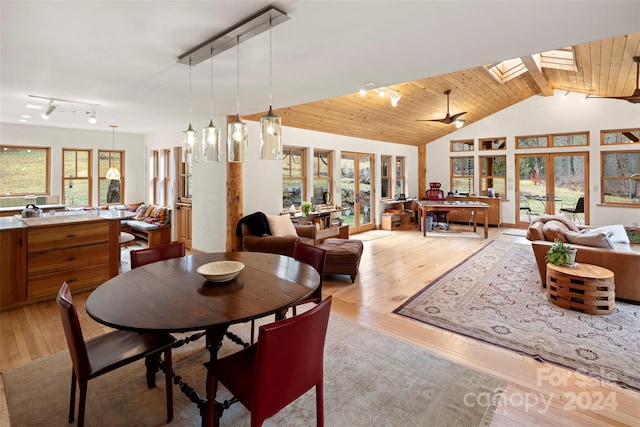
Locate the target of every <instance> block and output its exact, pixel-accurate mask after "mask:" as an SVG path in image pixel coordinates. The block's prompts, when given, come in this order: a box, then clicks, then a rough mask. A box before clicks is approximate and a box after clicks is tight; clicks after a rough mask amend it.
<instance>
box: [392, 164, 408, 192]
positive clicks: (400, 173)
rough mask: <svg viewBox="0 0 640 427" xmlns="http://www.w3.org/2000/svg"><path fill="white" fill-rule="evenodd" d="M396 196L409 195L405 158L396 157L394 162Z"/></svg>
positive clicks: (394, 189)
mask: <svg viewBox="0 0 640 427" xmlns="http://www.w3.org/2000/svg"><path fill="white" fill-rule="evenodd" d="M394 172H395V177H394V181H393V183H394V185H393V191H394V196H398V195H400V194H406V193H407V175H406V173H407V162H406V159H405V157H404V156H396V159H395V162H394Z"/></svg>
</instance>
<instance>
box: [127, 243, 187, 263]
mask: <svg viewBox="0 0 640 427" xmlns="http://www.w3.org/2000/svg"><path fill="white" fill-rule="evenodd" d="M185 254H186V249H185V246H184V242H177V243H169V244H167V245H160V246H153V247H151V248H146V249H139V250H137V251H131V268H136V267H140V266H143V265H145V264H151V263H152V262H156V261H162V260H165V259H171V258H179V257H183V256H185Z"/></svg>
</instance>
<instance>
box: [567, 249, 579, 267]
mask: <svg viewBox="0 0 640 427" xmlns="http://www.w3.org/2000/svg"><path fill="white" fill-rule="evenodd" d="M577 253H578V250H577V249H575V248H572V249H569V252H568V253H567V264H566V265H575V264H576V254H577Z"/></svg>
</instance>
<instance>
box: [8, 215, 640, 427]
mask: <svg viewBox="0 0 640 427" xmlns="http://www.w3.org/2000/svg"><path fill="white" fill-rule="evenodd" d="M405 228H406V229H405V230H402V231H399V230H393V231H390V232H388V233H386V234H388V235H387V236H386V237H382V238H378V239H375V240H371V241H366V242H364V253H363V257H362V261H361V264H360V269H359V274H358V277H357V279H356V282H355V283H354V284H351V282H350V280H349V279H348V277H347V276H335V277H331V278H329V277H328V278H327V279H325V281H324V282H323V283H324V285H323V286H324V287H323V291H324V294H325V296H327V295H333V298H334V299H333V304H332V310H333V311H334V312H336V313H339V314H341V315H342V316H344V317H346V318H348V319H351V320H353V321H354V322H357V323H359V324H362V325H364V326H368V327H371V328H375V329H376V330H378V331H380V332H383V333H387V334H389V335H392V336H395V337H397V338H400V339H402V340H405V341H407V342H409V343H411V344H413V345H416V346H419V347H422V348H425V349H427V350H428V351H431V352H433V353H435V354H437V355H440V356H442V357H446V358H448V359H451V360H453V361H455V362H457V363H460V364H463V365H466V366H469V367H471V368H474V369H477V370H480V371H483V372H485V373H488V374H490V375H493V376H496V377H499V378H501V379H502V380H504V381H505V382H506V383H507V388H506V391H505V393H504V394H503V397H502V399H501V400H500V406H499V409H498V411H497V413H496V415H495V417H494V419H493V422H492V424H491V425H492V426H509V427H513V426H533V425H536V426H603V425H613V426H634V425H635V426H638V425H640V393H637V392H631V391H629V390H625V389H622V388H619V387H614V386H610V385H608V384H602V383H598V382H595V381H588V380H587V379H586V378H584V377H579V376H576V375H575V374H574V373H572V372H569V371H567V370H565V369H562V368H559V367H556V366H554V365H549V364H544V363H540V362H537V361H535V360H533V359H531V358H528V357H525V356H521V355H518V354H516V353H513V352H509V351H507V350H504V349H501V348H497V347H494V346H491V345H488V344H485V343H482V342H480V341H476V340H473V339H471V338H466V337H463V336H460V335H456V334H453V333H450V332H447V331H444V330H441V329H438V328H435V327H431V326H428V325H424V324H422V323H419V322H416V321H413V320H410V319H407V318H404V317H402V316H398V315H395V314H393V313H392V311H393V310H394V309H395V308H397V307H398V306H399V305H400V304H401V303H402V302H403V301H405V300H406V299H407V298H409V297H410V296H412V295H413V294H415V293H416V292H417V291H419V290H420V289H422V288H423V287H425V286H426V285H427V284H428V283H430V282H431V281H432V280H434V279H436V278H437V277H439V276H440V275H441V274H443V273H445V272H446V271H448V270H449V269H451V268H453V267H454V266H456V265H457V264H458V263H460V262H461V261H463V260H464V259H465V258H466V257H468V256H469V255H471V254H473V253H474V252H476V251H477V250H479V249H480V248H481V247H482V246H484V245H485V244H486V243H487V240H484V239H480V238H455V237H438V238H434V237H432V238H429V237H427V238H424V237H422V233H421V232H419V231H417V230H416V229H412V227H411V226H407V227H405ZM505 231H506V230H504V229H503V230H499V229H496V228H491V229H490V235H489V239H496V240H506V241H512V242H517V243H522V244H528V242H527V240H526V239H524V238H523V237H520V236H514V235H508V234H505V233H504V232H505ZM378 233H380V232H378ZM87 296H88V293H84V294H79V295H76V296H74V301H75V302H77V303H78V305H79V312H80V315H81V322H82V325H83V328H84V333H85V338H90V337H92V336H95V335H98V334H101V333H104V332H105V331H106V330H107V328H106V327H103V326H101V325H99V324H97V323H96V322H94V321H93V320H92V319H90V318H89V317H88V315H87V314H86V312H85V310H84V302H85V300H86V298H87ZM0 327H1V329H0V370H2V371H4V370H7V369H10V368H13V367H16V366H20V365H23V364H25V363H28V362H30V361H32V360H35V359H37V358H40V357H43V356H47V355H50V354H53V353H56V352H58V351H61V350H64V349H66V343H65V340H64V336H63V331H62V326H61V324H60V319H59V315H58V312H57V308H56V305H55V301H47V302H42V303H39V304H34V305H30V306H26V307H21V308H17V309H13V310H8V311H3V312H1V313H0ZM630 339H638V337H637V336H636V337H630ZM539 370H544V372H545V373H550V374H552V375H555V374H558V377H560V376H561V375H564V376H563V378H564V377H566V378H568V381H567V382H566V384H563V385H561V386H557V387H554V386H552V384H551V383H552V381H539V380H538V379H537V378H538V373H539V372H542V371H539ZM0 395H1V396H2V399H0V404H1V405H0V411H1V412H2V414H1V416H0V425H3V426H8V425H9V422H8V417H7V411H6V401H5V393H4V388H2V389H0ZM601 396H604V397H607V396H609V397H610V398H613V399H615V401H613V402H612V401H611V400H610V401H608V403H615V408H613V409H608V408H609V406H610V405H605V408H606V409H605V410H594V409H593V407H594V406H595V405H596V404H597V403H598V402H600V403H604V402H603V401H602V400H601V399H600V397H601ZM576 397H578V398H580V399H581V400H580V401H577V400H576V399H575V398H576ZM599 399H600V400H599ZM545 402H549V403H548V404H547V403H545ZM390 423H392V422H391V421H390ZM14 427H17V426H14Z"/></svg>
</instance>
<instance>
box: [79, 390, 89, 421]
mask: <svg viewBox="0 0 640 427" xmlns="http://www.w3.org/2000/svg"><path fill="white" fill-rule="evenodd" d="M87 385H88V380H87V381H83V382H81V383H80V384H78V388H79V389H80V401H79V402H78V427H84V409H85V406H86V404H87Z"/></svg>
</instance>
